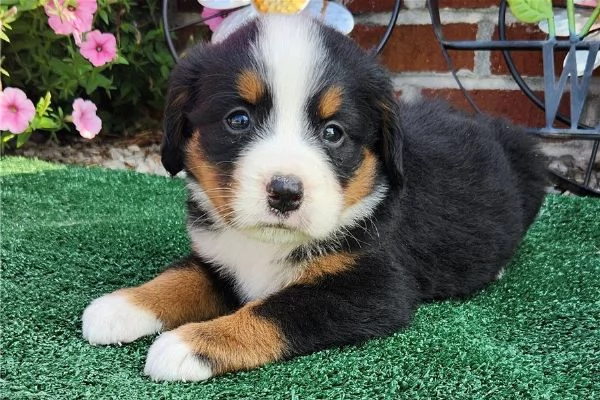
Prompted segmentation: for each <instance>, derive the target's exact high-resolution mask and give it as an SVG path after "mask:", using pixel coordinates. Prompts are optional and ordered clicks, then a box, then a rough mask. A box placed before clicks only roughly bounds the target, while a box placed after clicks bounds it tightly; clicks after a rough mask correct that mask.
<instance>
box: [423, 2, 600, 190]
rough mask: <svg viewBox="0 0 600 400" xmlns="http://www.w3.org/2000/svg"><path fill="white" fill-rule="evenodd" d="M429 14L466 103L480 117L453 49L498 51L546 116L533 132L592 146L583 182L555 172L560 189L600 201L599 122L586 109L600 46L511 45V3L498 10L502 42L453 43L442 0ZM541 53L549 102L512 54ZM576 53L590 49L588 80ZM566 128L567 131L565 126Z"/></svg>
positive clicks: (552, 41) (555, 41)
mask: <svg viewBox="0 0 600 400" xmlns="http://www.w3.org/2000/svg"><path fill="white" fill-rule="evenodd" d="M428 7H429V12H430V15H431V21H432V24H433V29H434V32H435V36H436V37H437V40H438V41H439V43H440V45H441V48H442V53H443V55H444V58H445V59H446V62H447V64H448V67H449V68H450V70H451V72H452V75H453V76H454V78H455V80H456V82H457V83H458V86H459V87H460V89H461V90H462V91H463V93H464V95H465V97H466V99H467V101H468V102H469V104H470V105H471V106H472V107H473V109H474V110H475V111H477V112H480V111H479V108H478V107H477V105H476V104H475V102H474V100H473V99H472V97H471V96H470V95H469V93H468V91H467V90H466V89H465V88H464V86H463V84H462V83H461V81H460V78H459V76H458V74H457V72H456V69H455V68H454V66H453V63H452V59H451V58H450V55H449V54H448V50H469V51H473V50H498V51H501V52H502V56H503V58H504V61H505V62H506V65H507V67H508V69H509V71H510V74H511V75H512V77H513V78H514V80H515V82H516V83H517V85H518V86H519V87H520V88H521V90H522V91H523V92H524V93H525V95H526V96H527V97H528V98H529V99H530V100H531V101H532V102H533V103H534V104H535V105H536V106H537V107H539V108H540V109H541V110H542V111H543V112H544V114H545V125H544V126H542V127H530V128H528V129H527V130H528V132H530V133H533V134H536V135H539V136H541V137H545V138H561V139H583V140H591V141H592V143H593V144H592V149H591V154H590V158H589V162H588V165H587V168H586V171H585V174H584V177H583V181H582V182H578V181H576V180H574V179H573V178H571V177H568V176H566V175H563V174H561V173H558V172H556V171H552V170H550V171H549V172H550V174H551V178H552V179H553V180H554V182H555V184H556V185H557V186H558V187H560V188H561V189H564V190H569V191H571V192H573V193H575V194H579V195H589V196H600V190H598V189H597V188H593V187H591V185H590V181H591V175H592V172H593V166H594V163H595V160H596V157H597V155H598V147H599V145H600V121H595V124H596V125H590V123H589V122H588V123H587V124H586V123H584V122H583V121H582V116H583V111H584V106H585V105H586V100H587V99H588V96H589V93H590V92H589V88H590V84H591V82H592V73H593V61H594V60H595V58H596V55H597V54H598V49H599V48H600V41H585V42H584V41H583V40H582V39H583V38H581V37H578V36H574V37H570V38H566V39H559V38H557V37H548V38H547V39H546V40H508V39H507V34H506V13H507V1H506V0H501V1H500V2H499V8H498V36H499V40H488V41H483V40H448V39H447V38H446V37H445V36H444V33H443V25H442V21H441V19H440V7H439V1H438V0H428ZM524 50H525V51H527V50H529V51H531V50H537V51H541V52H542V59H543V80H544V98H543V99H541V98H539V97H538V96H537V95H536V94H535V92H534V91H533V90H532V89H531V87H530V86H529V85H528V84H527V82H526V81H525V79H524V78H523V77H522V75H521V74H520V73H519V71H518V69H517V67H516V66H515V63H514V61H513V58H512V54H511V52H512V51H524ZM576 50H588V51H589V53H588V61H587V64H586V67H585V70H584V72H583V76H581V77H577V64H576V59H575V51H576ZM556 51H563V52H564V51H566V52H567V61H566V65H565V67H564V69H563V71H562V72H561V73H560V74H557V72H556V71H555V67H554V53H555V52H556ZM567 87H569V89H570V101H569V103H570V112H569V113H568V115H565V114H562V113H561V112H559V103H560V101H561V99H562V98H563V96H564V94H565V92H566V89H567ZM560 123H562V126H561V124H560Z"/></svg>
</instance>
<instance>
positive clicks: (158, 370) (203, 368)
mask: <svg viewBox="0 0 600 400" xmlns="http://www.w3.org/2000/svg"><path fill="white" fill-rule="evenodd" d="M144 374H146V375H148V376H149V377H150V378H152V379H153V380H155V381H184V382H185V381H202V380H205V379H208V378H210V377H211V376H213V371H212V368H211V366H210V365H209V364H208V363H207V362H206V361H204V360H202V358H201V357H199V356H197V355H196V354H195V353H194V352H193V351H192V349H191V348H190V346H189V345H188V344H186V343H185V342H184V341H183V340H182V339H181V338H180V337H179V336H178V335H177V332H176V331H170V332H165V333H163V334H162V335H160V336H159V337H158V339H156V341H155V342H154V343H153V344H152V346H151V347H150V350H149V351H148V357H147V358H146V366H145V367H144Z"/></svg>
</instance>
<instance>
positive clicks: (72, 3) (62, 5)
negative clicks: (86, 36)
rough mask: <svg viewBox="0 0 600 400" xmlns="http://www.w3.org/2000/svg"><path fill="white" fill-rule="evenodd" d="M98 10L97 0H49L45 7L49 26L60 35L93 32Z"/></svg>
mask: <svg viewBox="0 0 600 400" xmlns="http://www.w3.org/2000/svg"><path fill="white" fill-rule="evenodd" d="M97 8H98V5H97V4H96V0H49V1H48V2H47V3H46V4H45V5H44V11H46V15H47V16H48V25H50V28H52V30H53V31H54V33H56V34H58V35H70V34H72V33H76V34H81V33H82V32H87V31H89V30H91V29H92V21H93V19H94V13H95V12H96V9H97Z"/></svg>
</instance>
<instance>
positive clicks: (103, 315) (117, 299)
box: [82, 293, 162, 344]
mask: <svg viewBox="0 0 600 400" xmlns="http://www.w3.org/2000/svg"><path fill="white" fill-rule="evenodd" d="M161 329H162V323H161V322H160V321H159V320H158V319H157V318H156V316H155V315H154V314H153V313H151V312H149V311H147V310H144V309H143V308H141V307H139V306H136V305H134V304H132V303H131V302H130V301H129V300H128V299H127V296H126V295H124V294H121V293H111V294H107V295H105V296H102V297H100V298H97V299H96V300H94V301H92V302H91V304H90V305H89V306H87V308H86V309H85V311H84V312H83V317H82V331H83V337H84V338H85V339H86V340H87V341H88V342H90V343H91V344H111V343H129V342H133V341H134V340H136V339H138V338H140V337H142V336H145V335H150V334H152V333H156V332H159V331H160V330H161Z"/></svg>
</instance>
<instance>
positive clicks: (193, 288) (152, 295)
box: [117, 261, 227, 329]
mask: <svg viewBox="0 0 600 400" xmlns="http://www.w3.org/2000/svg"><path fill="white" fill-rule="evenodd" d="M117 293H120V294H123V295H125V296H126V297H127V298H128V300H129V301H130V302H131V303H133V304H135V305H136V306H139V307H141V308H144V309H146V310H148V311H150V312H152V313H153V314H154V315H155V316H156V318H158V319H159V320H160V321H161V322H162V323H163V326H164V328H165V329H172V328H176V327H178V326H180V325H182V324H185V323H188V322H193V321H204V320H207V319H211V318H215V317H217V316H219V315H223V314H225V313H226V312H227V308H226V306H225V305H224V303H223V300H222V298H221V296H220V295H219V293H218V291H217V290H216V289H215V287H214V285H213V283H212V281H211V280H210V278H209V277H208V276H207V275H206V272H204V270H202V268H201V267H199V266H197V265H195V264H194V263H193V262H192V261H189V262H187V263H186V264H184V265H180V266H177V267H176V268H171V269H168V270H166V271H165V272H163V273H162V274H160V275H158V276H157V277H156V278H154V279H152V280H151V281H149V282H146V283H144V284H143V285H141V286H137V287H133V288H126V289H121V290H119V291H117Z"/></svg>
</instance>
